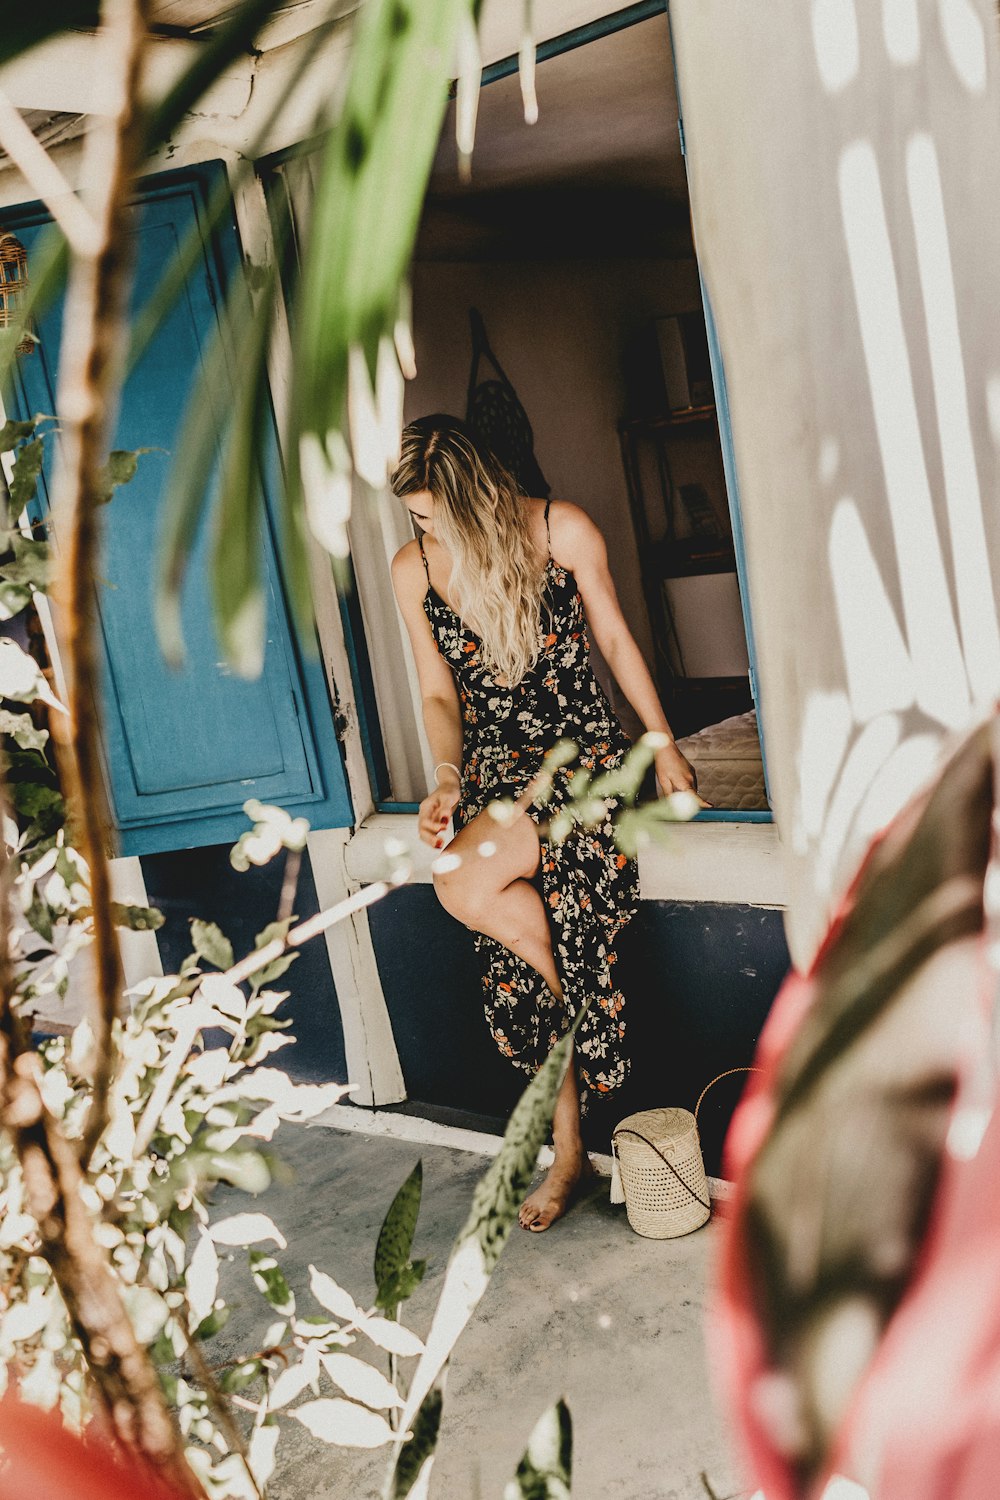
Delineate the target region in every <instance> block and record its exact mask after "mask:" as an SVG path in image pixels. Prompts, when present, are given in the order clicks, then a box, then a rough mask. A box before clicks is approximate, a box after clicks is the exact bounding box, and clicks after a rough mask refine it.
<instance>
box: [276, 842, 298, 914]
mask: <svg viewBox="0 0 1000 1500" xmlns="http://www.w3.org/2000/svg"><path fill="white" fill-rule="evenodd" d="M301 868H302V851H301V849H289V851H288V853H287V855H286V856H285V872H284V877H283V879H282V882H281V896H280V898H279V900H278V921H279V922H287V921H288V920H289V919H290V917H291V915H292V907H293V906H294V905H295V892H296V891H297V890H298V888H299V871H300V870H301Z"/></svg>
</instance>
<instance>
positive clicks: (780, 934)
mask: <svg viewBox="0 0 1000 1500" xmlns="http://www.w3.org/2000/svg"><path fill="white" fill-rule="evenodd" d="M370 921H371V926H372V934H373V938H374V942H375V950H376V956H377V959H378V965H379V972H380V974H381V978H382V983H383V988H384V990H385V993H386V998H387V1001H388V1005H389V1012H390V1015H391V1018H392V1024H393V1030H394V1033H395V1036H396V1045H397V1047H398V1049H399V1054H400V1060H401V1062H402V1067H403V1076H404V1078H405V1080H406V1086H407V1091H408V1093H409V1096H410V1099H411V1100H413V1101H419V1102H420V1103H422V1104H427V1105H431V1106H437V1107H443V1108H449V1109H456V1110H463V1111H471V1112H473V1113H475V1114H478V1115H482V1116H487V1117H489V1118H490V1119H492V1120H494V1121H496V1122H498V1123H499V1122H500V1121H501V1120H503V1119H505V1118H506V1116H507V1114H508V1113H509V1111H510V1109H511V1106H512V1105H513V1103H514V1102H515V1100H516V1099H517V1097H518V1094H519V1093H520V1091H521V1088H522V1087H523V1084H524V1082H525V1078H524V1075H523V1074H520V1073H518V1072H517V1071H516V1070H515V1069H514V1068H513V1067H512V1066H511V1065H510V1064H509V1063H508V1062H507V1061H506V1060H505V1059H504V1058H502V1057H501V1056H500V1054H499V1053H498V1052H497V1050H496V1048H495V1046H494V1045H493V1041H492V1039H491V1037H490V1035H489V1032H488V1030H487V1028H486V1021H485V1019H484V1016H483V1010H482V1004H481V1000H480V988H479V976H478V969H477V965H476V955H475V951H474V949H473V945H472V938H471V936H470V934H469V933H468V932H467V931H466V929H465V928H464V927H463V926H462V925H461V924H460V923H458V922H456V921H454V920H453V918H451V917H449V916H448V914H447V913H446V912H445V911H444V910H443V908H442V907H441V905H440V903H439V902H438V900H437V897H436V896H435V894H434V891H433V889H432V888H431V887H430V886H426V885H425V886H411V887H407V888H404V889H402V890H399V891H397V892H395V893H394V894H393V895H391V896H389V897H387V898H386V900H385V901H382V902H380V903H379V904H378V905H377V906H375V907H373V908H372V910H371V913H370ZM619 953H620V959H619V969H618V971H617V972H618V977H619V978H620V980H621V984H622V987H623V989H624V991H625V995H626V997H627V1000H628V1009H627V1012H626V1017H627V1020H628V1025H629V1033H628V1036H629V1044H630V1051H631V1054H632V1060H633V1061H632V1074H631V1077H630V1079H629V1082H628V1083H627V1085H626V1086H625V1088H623V1089H622V1090H621V1091H620V1092H619V1093H618V1094H617V1095H616V1096H615V1098H614V1099H613V1100H610V1101H608V1102H607V1103H595V1105H594V1109H593V1112H592V1115H591V1118H590V1120H589V1121H588V1122H587V1126H586V1136H587V1141H588V1145H590V1147H591V1148H592V1149H594V1150H602V1151H606V1150H607V1149H608V1142H609V1137H610V1132H611V1130H612V1128H613V1127H614V1125H615V1124H617V1122H618V1121H619V1120H620V1119H621V1118H622V1117H623V1116H625V1115H627V1114H631V1113H633V1112H634V1111H635V1110H639V1109H650V1108H653V1107H655V1106H662V1105H666V1104H674V1105H683V1106H685V1107H687V1108H693V1107H694V1104H695V1101H696V1100H697V1098H698V1095H699V1093H700V1092H701V1090H702V1088H703V1087H704V1085H705V1084H706V1083H708V1081H709V1080H710V1079H711V1078H713V1077H714V1076H715V1075H716V1074H717V1073H721V1072H723V1071H725V1070H726V1069H727V1068H733V1067H738V1066H740V1065H742V1064H748V1063H750V1062H751V1060H752V1058H753V1052H754V1047H755V1045H756V1042H757V1038H758V1037H759V1035H760V1030H761V1027H762V1026H763V1023H764V1020H765V1018H766V1016H767V1013H768V1010H769V1009H770V1006H771V1002H772V1001H773V999H774V996H775V994H776V993H777V990H778V987H779V985H780V983H781V981H782V979H783V977H784V975H785V973H786V972H787V970H788V967H789V957H788V949H787V947H786V945H785V936H784V928H783V924H782V918H781V913H780V912H778V911H770V910H766V909H764V908H762V907H751V906H716V905H711V904H708V903H697V904H684V903H679V902H669V901H645V902H643V903H642V906H641V908H640V911H639V913H638V915H637V916H636V918H635V919H634V921H633V922H632V923H631V924H630V926H629V927H628V928H627V929H626V931H625V933H624V934H623V935H622V937H621V938H620V939H619ZM745 1082H746V1075H739V1076H737V1077H736V1078H734V1079H728V1078H727V1079H725V1080H724V1081H723V1082H721V1083H719V1084H717V1085H716V1087H715V1088H714V1089H713V1090H712V1092H711V1093H710V1094H709V1096H708V1098H707V1099H706V1101H705V1105H704V1106H703V1109H702V1112H701V1116H700V1126H701V1133H702V1142H703V1146H704V1151H705V1160H706V1165H707V1166H708V1170H709V1171H710V1172H718V1170H719V1162H720V1153H721V1144H722V1138H723V1135H724V1132H725V1129H726V1126H727V1125H728V1122H729V1119H730V1116H731V1114H732V1111H733V1108H734V1107H735V1105H736V1102H737V1100H738V1098H739V1096H740V1093H741V1092H742V1089H743V1086H744V1084H745Z"/></svg>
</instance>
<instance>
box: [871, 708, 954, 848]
mask: <svg viewBox="0 0 1000 1500" xmlns="http://www.w3.org/2000/svg"><path fill="white" fill-rule="evenodd" d="M940 754H941V741H940V739H939V738H938V736H937V735H936V734H914V735H911V736H910V738H909V739H906V740H904V741H903V743H902V744H901V745H899V746H898V747H897V749H895V750H894V751H893V753H892V754H891V755H890V757H889V759H888V760H887V761H886V763H885V765H884V766H883V767H882V769H881V771H879V773H878V775H877V776H876V777H875V780H874V781H873V782H872V784H871V786H870V787H869V788H868V790H867V792H866V793H865V797H864V801H863V802H862V804H861V806H860V807H859V808H858V813H857V817H856V818H855V820H854V832H855V834H856V835H857V836H858V837H859V838H864V839H870V838H873V837H874V836H875V834H876V833H878V832H879V831H880V830H881V829H883V828H885V826H886V825H887V824H888V823H890V822H891V821H892V819H893V818H894V817H895V816H896V814H897V813H898V812H899V809H900V808H901V807H905V805H906V803H907V802H909V800H910V798H911V797H913V796H915V795H916V793H917V792H919V791H920V788H921V787H922V786H924V784H925V783H926V782H927V781H928V780H929V778H930V776H931V773H932V772H933V770H934V767H935V766H936V765H937V762H938V757H939V756H940Z"/></svg>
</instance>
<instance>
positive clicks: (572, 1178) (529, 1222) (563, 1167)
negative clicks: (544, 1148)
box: [517, 1151, 594, 1234]
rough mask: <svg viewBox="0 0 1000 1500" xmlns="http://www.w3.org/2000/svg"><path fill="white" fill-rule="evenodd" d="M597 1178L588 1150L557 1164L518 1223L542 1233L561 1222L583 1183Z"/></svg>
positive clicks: (523, 1208)
mask: <svg viewBox="0 0 1000 1500" xmlns="http://www.w3.org/2000/svg"><path fill="white" fill-rule="evenodd" d="M593 1175H594V1169H593V1167H592V1166H591V1164H590V1157H589V1156H588V1155H587V1153H586V1152H585V1151H581V1152H580V1155H579V1156H576V1157H571V1158H570V1159H569V1160H568V1161H558V1160H557V1161H555V1162H553V1164H552V1166H551V1167H550V1168H549V1171H548V1173H547V1174H546V1176H545V1178H544V1180H543V1181H542V1182H541V1183H539V1185H538V1187H537V1188H536V1189H535V1191H534V1192H533V1193H531V1194H529V1196H528V1197H527V1198H525V1200H524V1202H523V1203H522V1204H521V1208H520V1211H519V1213H518V1216H517V1218H518V1223H519V1224H520V1226H521V1228H522V1229H530V1230H531V1231H532V1233H533V1234H541V1232H542V1230H543V1229H548V1228H549V1227H550V1226H551V1225H552V1224H554V1223H555V1221H556V1220H557V1219H561V1218H562V1216H563V1214H564V1213H565V1212H566V1210H567V1209H568V1208H569V1206H570V1204H571V1203H572V1201H573V1197H574V1194H575V1193H576V1191H577V1189H578V1188H579V1187H580V1185H581V1183H585V1182H587V1181H589V1179H590V1178H591V1177H592V1176H593Z"/></svg>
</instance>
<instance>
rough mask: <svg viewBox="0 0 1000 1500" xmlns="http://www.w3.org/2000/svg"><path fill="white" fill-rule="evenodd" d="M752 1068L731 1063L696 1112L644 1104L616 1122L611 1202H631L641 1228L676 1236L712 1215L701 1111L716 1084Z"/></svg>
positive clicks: (652, 1235)
mask: <svg viewBox="0 0 1000 1500" xmlns="http://www.w3.org/2000/svg"><path fill="white" fill-rule="evenodd" d="M752 1071H755V1070H753V1069H750V1068H729V1069H728V1070H727V1071H726V1072H725V1073H720V1074H719V1075H718V1077H717V1078H713V1079H712V1082H711V1083H709V1084H706V1086H705V1088H703V1089H702V1091H701V1094H700V1095H699V1098H698V1103H697V1104H696V1105H695V1107H694V1113H693V1114H692V1113H691V1111H690V1110H689V1109H644V1110H640V1112H639V1113H638V1114H635V1115H629V1116H628V1117H627V1119H624V1120H622V1121H621V1122H620V1123H619V1124H618V1125H616V1126H615V1129H614V1133H613V1135H612V1137H611V1155H612V1172H611V1202H612V1203H624V1204H625V1209H626V1212H627V1214H628V1221H629V1223H630V1224H631V1226H632V1228H633V1229H634V1230H635V1232H636V1234H641V1235H643V1236H644V1237H645V1238H646V1239H650V1240H670V1239H676V1238H677V1236H678V1235H682V1234H690V1233H691V1231H692V1230H694V1229H700V1228H701V1226H702V1224H704V1223H705V1222H706V1220H707V1219H708V1218H709V1217H710V1215H711V1212H712V1201H711V1199H710V1197H709V1194H708V1179H707V1178H706V1176H705V1163H704V1161H703V1159H702V1154H701V1140H700V1138H699V1136H698V1111H699V1110H700V1109H701V1106H702V1101H703V1100H704V1098H705V1095H706V1094H707V1093H708V1091H709V1089H710V1088H711V1087H712V1085H713V1084H716V1083H718V1082H719V1081H720V1080H721V1079H723V1078H729V1077H731V1076H732V1075H733V1074H734V1073H747V1072H752Z"/></svg>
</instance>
